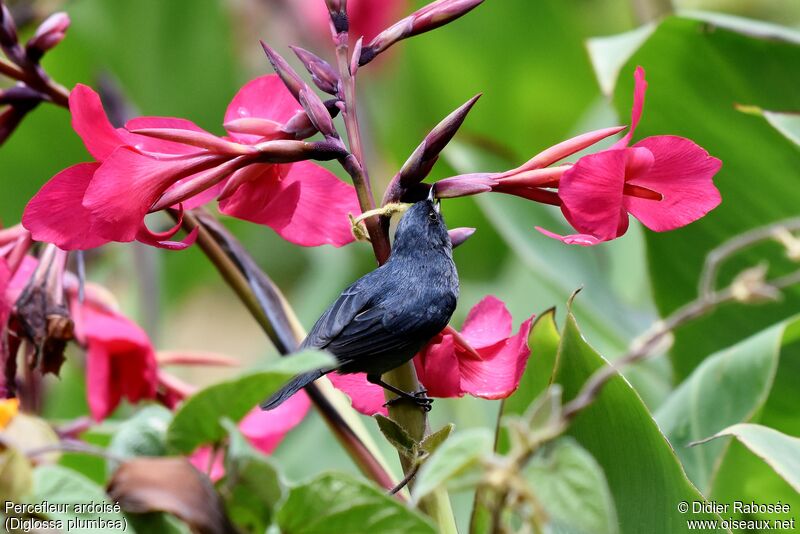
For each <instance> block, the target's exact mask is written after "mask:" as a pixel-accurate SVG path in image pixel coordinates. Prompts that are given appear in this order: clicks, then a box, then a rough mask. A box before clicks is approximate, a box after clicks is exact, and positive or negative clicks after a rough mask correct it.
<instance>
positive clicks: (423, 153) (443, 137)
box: [383, 94, 481, 203]
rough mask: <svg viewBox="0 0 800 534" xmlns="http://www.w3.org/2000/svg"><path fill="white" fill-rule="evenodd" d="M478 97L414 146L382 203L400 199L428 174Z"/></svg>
mask: <svg viewBox="0 0 800 534" xmlns="http://www.w3.org/2000/svg"><path fill="white" fill-rule="evenodd" d="M480 97H481V95H480V94H477V95H475V96H473V97H472V98H470V99H469V100H467V101H466V102H465V103H464V104H462V105H461V106H460V107H459V108H458V109H456V110H455V111H453V112H452V113H450V114H449V115H448V116H447V117H445V118H444V119H442V120H441V122H439V124H437V125H436V126H435V127H434V128H433V130H431V131H430V132H429V133H428V135H426V136H425V139H423V140H422V143H420V144H419V146H417V148H416V149H415V150H414V152H413V153H412V154H411V156H409V158H408V159H407V160H406V162H405V163H404V164H403V166H402V167H401V168H400V170H399V171H398V172H397V174H396V175H395V176H394V178H392V181H391V182H390V183H389V186H388V187H387V188H386V194H385V196H384V198H383V202H384V203H387V202H396V201H398V200H400V199H401V197H402V196H403V193H404V192H405V191H406V190H408V189H409V188H411V187H413V186H414V185H415V184H418V183H420V182H422V180H424V179H425V177H426V176H428V174H429V173H430V172H431V169H432V168H433V165H434V164H435V163H436V161H437V160H438V159H439V153H441V151H442V150H444V147H446V146H447V144H448V143H449V142H450V141H451V140H452V139H453V136H454V135H455V134H456V132H457V131H458V129H459V128H460V127H461V125H462V124H463V123H464V119H466V117H467V114H468V113H469V111H470V110H471V109H472V106H474V105H475V102H477V101H478V98H480Z"/></svg>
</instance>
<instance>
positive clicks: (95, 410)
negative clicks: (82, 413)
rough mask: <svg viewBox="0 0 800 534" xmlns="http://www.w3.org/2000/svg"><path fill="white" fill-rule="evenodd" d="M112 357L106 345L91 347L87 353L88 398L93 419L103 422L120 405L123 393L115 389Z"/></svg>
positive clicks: (98, 344)
mask: <svg viewBox="0 0 800 534" xmlns="http://www.w3.org/2000/svg"><path fill="white" fill-rule="evenodd" d="M112 380H113V379H112V376H111V356H110V355H109V354H108V351H107V350H106V347H105V345H103V344H100V343H95V344H92V345H89V350H88V351H87V353H86V398H87V402H88V404H89V412H90V413H91V414H92V419H94V420H95V421H98V422H99V421H102V420H103V419H105V418H106V417H108V416H109V415H110V414H111V412H113V411H114V409H115V408H116V407H117V405H119V402H120V400H121V399H122V392H121V391H119V390H118V389H116V388H114V387H113V384H112Z"/></svg>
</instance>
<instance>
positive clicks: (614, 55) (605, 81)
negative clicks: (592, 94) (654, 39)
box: [586, 23, 656, 95]
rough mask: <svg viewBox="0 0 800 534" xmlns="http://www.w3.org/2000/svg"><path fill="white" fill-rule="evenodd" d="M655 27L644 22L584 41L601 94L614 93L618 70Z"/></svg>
mask: <svg viewBox="0 0 800 534" xmlns="http://www.w3.org/2000/svg"><path fill="white" fill-rule="evenodd" d="M655 29H656V25H655V24H652V23H651V24H645V25H643V26H640V27H638V28H636V29H635V30H631V31H629V32H625V33H620V34H617V35H610V36H607V37H594V38H592V39H588V40H587V41H586V48H587V49H588V50H589V57H590V58H591V60H592V67H594V74H595V76H597V81H598V82H599V83H600V89H602V90H603V94H606V95H612V94H614V86H615V85H616V83H617V77H618V76H619V71H620V70H621V69H622V67H623V66H624V65H625V62H626V61H628V60H629V59H630V58H631V56H632V55H633V54H634V53H635V52H636V50H637V49H638V48H639V47H640V46H641V45H642V43H644V42H645V41H646V40H647V39H648V38H649V37H650V35H651V34H652V33H653V31H654V30H655Z"/></svg>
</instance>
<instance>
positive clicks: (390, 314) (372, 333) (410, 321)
mask: <svg viewBox="0 0 800 534" xmlns="http://www.w3.org/2000/svg"><path fill="white" fill-rule="evenodd" d="M389 300H390V301H391V302H394V304H395V306H396V307H394V308H391V309H390V308H387V307H386V305H385V304H384V303H383V302H382V303H380V304H378V305H376V306H371V307H368V308H366V309H364V310H362V311H361V312H360V313H358V314H357V315H356V316H355V317H354V318H353V320H352V321H351V322H350V323H349V324H348V325H346V326H345V328H343V329H342V331H341V332H340V333H339V335H337V336H336V337H335V338H333V339H331V340H330V343H329V344H328V350H330V351H331V352H332V353H333V354H336V355H337V356H338V357H339V360H340V361H341V362H342V364H345V363H347V362H353V361H357V360H359V359H362V358H369V357H371V356H373V355H378V354H386V353H398V354H402V353H404V352H406V351H408V350H413V351H416V350H418V348H419V347H418V345H419V344H420V342H421V341H426V340H425V339H424V338H420V335H419V330H420V329H423V328H425V325H426V324H427V323H428V318H427V317H426V315H425V313H415V312H414V311H413V310H410V309H408V308H407V307H405V308H404V306H403V301H402V300H401V299H389ZM384 302H385V301H384ZM435 333H436V332H431V336H432V335H434V334H435Z"/></svg>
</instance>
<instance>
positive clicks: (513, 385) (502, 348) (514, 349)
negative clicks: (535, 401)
mask: <svg viewBox="0 0 800 534" xmlns="http://www.w3.org/2000/svg"><path fill="white" fill-rule="evenodd" d="M532 322H533V317H531V318H529V319H528V320H527V321H525V322H524V323H522V325H521V326H520V328H519V332H517V334H516V335H515V336H513V337H510V338H508V339H505V340H503V341H500V342H499V343H497V344H495V345H493V346H492V347H486V348H484V349H481V350H479V351H478V352H480V353H481V356H483V357H484V359H483V360H475V359H467V358H462V359H460V360H459V366H460V369H461V389H462V390H463V391H465V392H467V393H469V394H470V395H473V396H475V397H481V398H484V399H504V398H506V397H508V396H509V395H511V394H512V393H514V391H516V389H517V388H518V387H519V381H520V379H521V378H522V374H523V373H524V372H525V365H526V364H527V362H528V357H529V356H530V354H531V351H530V349H529V348H528V335H529V334H530V331H531V324H532Z"/></svg>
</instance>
